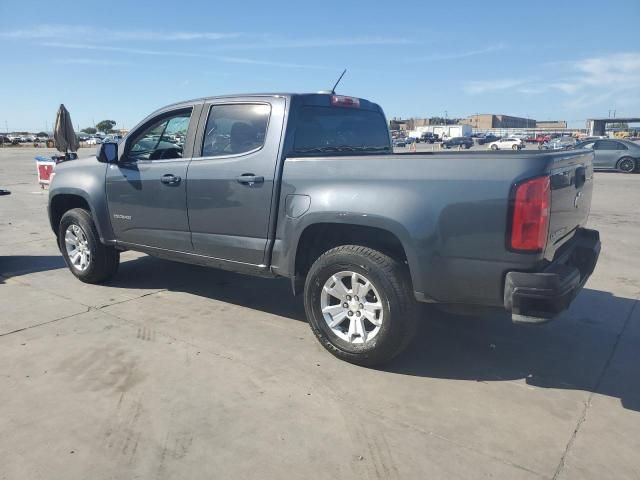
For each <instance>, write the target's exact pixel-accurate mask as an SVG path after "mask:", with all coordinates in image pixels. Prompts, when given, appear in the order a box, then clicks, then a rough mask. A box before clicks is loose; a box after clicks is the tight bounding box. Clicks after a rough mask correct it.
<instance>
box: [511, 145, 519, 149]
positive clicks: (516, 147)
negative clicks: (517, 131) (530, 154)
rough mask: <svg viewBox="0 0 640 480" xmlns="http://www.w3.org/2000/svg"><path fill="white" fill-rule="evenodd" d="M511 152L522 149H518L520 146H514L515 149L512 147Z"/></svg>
mask: <svg viewBox="0 0 640 480" xmlns="http://www.w3.org/2000/svg"><path fill="white" fill-rule="evenodd" d="M511 150H520V148H519V147H518V145H514V146H513V147H511Z"/></svg>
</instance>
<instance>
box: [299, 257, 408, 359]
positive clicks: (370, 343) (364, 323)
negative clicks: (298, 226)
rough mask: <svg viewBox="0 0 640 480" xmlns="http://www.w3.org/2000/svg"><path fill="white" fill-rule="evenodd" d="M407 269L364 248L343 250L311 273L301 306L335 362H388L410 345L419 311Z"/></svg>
mask: <svg viewBox="0 0 640 480" xmlns="http://www.w3.org/2000/svg"><path fill="white" fill-rule="evenodd" d="M412 292H413V289H412V287H411V281H410V279H409V273H408V271H407V269H406V267H405V266H404V265H403V264H402V263H400V262H398V261H396V260H394V259H392V258H391V257H389V256H387V255H385V254H383V253H381V252H378V251H377V250H373V249H371V248H367V247H361V246H357V245H343V246H340V247H336V248H334V249H332V250H329V251H328V252H326V253H324V254H323V255H322V256H320V258H318V260H316V262H315V263H314V264H313V266H312V267H311V270H310V271H309V273H308V275H307V279H306V282H305V291H304V305H305V311H306V313H307V318H308V319H309V325H310V326H311V330H312V331H313V333H314V334H315V336H316V337H317V338H318V340H319V341H320V343H321V344H322V346H323V347H324V348H326V349H327V350H328V351H329V352H331V353H332V354H333V355H335V356H336V357H338V358H340V359H342V360H346V361H347V362H350V363H354V364H357V365H363V366H368V367H371V366H375V365H380V364H383V363H385V362H388V361H389V360H391V359H392V358H394V357H395V356H396V355H398V354H399V353H400V352H401V351H402V350H404V348H405V347H406V346H407V345H408V344H409V343H410V342H411V339H412V338H413V336H414V335H415V331H416V328H417V315H416V313H417V306H416V302H415V300H414V298H413V294H412Z"/></svg>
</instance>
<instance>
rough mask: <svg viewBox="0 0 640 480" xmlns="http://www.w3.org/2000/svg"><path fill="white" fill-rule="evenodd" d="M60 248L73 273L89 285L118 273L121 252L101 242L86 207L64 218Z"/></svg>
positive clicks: (70, 211)
mask: <svg viewBox="0 0 640 480" xmlns="http://www.w3.org/2000/svg"><path fill="white" fill-rule="evenodd" d="M58 245H59V247H60V251H61V252H62V256H63V257H64V260H65V262H66V263H67V266H68V267H69V270H71V273H73V274H74V275H75V276H76V277H78V278H79V279H80V280H82V281H83V282H85V283H100V282H104V281H105V280H108V279H110V278H111V277H113V275H115V273H116V271H117V270H118V265H119V263H120V252H118V251H117V250H116V249H115V248H113V247H108V246H106V245H103V244H102V243H101V242H100V236H99V235H98V231H97V229H96V226H95V224H94V223H93V220H92V218H91V215H90V214H89V212H87V211H86V210H84V209H82V208H74V209H71V210H69V211H68V212H66V213H65V214H64V215H63V216H62V219H61V220H60V225H59V228H58Z"/></svg>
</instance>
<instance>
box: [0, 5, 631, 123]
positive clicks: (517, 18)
mask: <svg viewBox="0 0 640 480" xmlns="http://www.w3.org/2000/svg"><path fill="white" fill-rule="evenodd" d="M53 4H55V5H56V7H55V8H53V7H52V5H53ZM639 23H640V1H638V0H630V1H626V0H618V1H616V2H615V3H611V4H609V3H608V2H602V1H599V2H595V1H584V0H583V1H579V2H578V1H572V2H569V1H567V2H561V1H555V2H546V1H537V2H514V1H502V2H500V1H496V2H491V1H487V2H471V1H469V2H467V1H461V0H459V1H457V2H439V3H438V4H436V3H435V2H434V3H432V2H413V1H406V2H377V1H348V0H343V1H340V2H337V1H333V0H325V1H322V2H313V4H309V6H307V3H306V2H303V1H290V2H279V1H269V0H261V1H253V0H245V1H243V2H228V1H227V2H222V1H205V0H196V1H189V0H183V1H181V2H176V1H175V0H173V1H154V2H152V3H151V2H149V3H147V2H118V1H111V2H108V3H105V2H92V1H83V2H70V1H64V0H56V1H55V2H51V1H50V0H47V1H26V0H23V1H21V2H19V3H15V2H9V1H8V0H0V45H2V47H1V51H2V63H0V93H1V95H2V97H1V98H2V99H1V100H0V130H2V131H4V128H5V122H7V123H8V126H9V129H10V130H22V129H27V130H41V129H44V128H45V126H46V125H47V123H48V125H49V127H50V126H51V123H52V122H53V120H54V118H55V112H56V108H57V106H58V104H60V103H64V104H65V105H66V106H67V108H68V109H69V110H70V112H71V116H72V118H73V121H74V123H76V124H79V125H80V127H81V128H84V127H86V126H91V125H92V124H93V122H94V121H95V122H98V121H100V120H103V119H105V118H109V119H113V120H116V121H117V123H118V125H119V126H121V127H132V126H133V125H135V124H136V123H137V122H138V121H139V120H141V119H142V118H143V117H144V116H146V115H147V114H148V113H150V112H151V111H152V110H153V109H155V108H157V107H160V106H162V105H164V104H167V103H170V102H173V101H177V100H184V99H188V98H193V97H199V96H207V95H217V94H228V93H239V92H265V91H289V92H291V91H293V92H310V91H311V92H312V91H318V90H321V89H326V88H329V87H330V86H331V85H332V83H333V82H334V80H335V79H336V78H337V76H338V75H339V74H340V72H341V70H342V69H343V68H347V69H348V73H347V75H346V76H345V78H344V80H343V82H342V84H341V86H340V87H339V89H338V91H339V93H344V94H351V95H356V96H360V97H365V98H368V99H371V100H373V101H376V102H378V103H380V104H381V105H382V106H383V108H384V109H385V111H386V113H387V116H388V117H390V118H391V117H396V116H402V117H407V116H416V117H421V116H435V115H444V114H445V111H446V112H447V114H448V116H449V117H461V116H466V115H470V114H474V113H478V112H479V113H505V114H511V115H518V116H529V117H531V118H536V119H563V120H567V121H569V122H570V125H572V126H576V127H582V126H583V125H584V120H585V119H586V118H587V117H591V116H605V117H606V116H608V114H609V110H616V115H617V116H624V115H629V116H630V115H636V116H637V115H640V49H639V48H638V47H637V46H638V45H639V42H638V38H637V31H638V26H639V25H638V24H639Z"/></svg>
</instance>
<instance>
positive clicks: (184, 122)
mask: <svg viewBox="0 0 640 480" xmlns="http://www.w3.org/2000/svg"><path fill="white" fill-rule="evenodd" d="M199 112H200V110H199V106H193V105H192V106H187V107H184V108H178V109H175V110H169V111H164V112H162V113H160V114H158V115H157V116H154V117H153V118H151V119H150V120H149V121H146V122H145V123H144V124H143V125H141V126H140V127H139V128H137V129H136V130H134V131H133V132H131V134H130V135H128V136H127V140H126V141H125V142H123V143H121V144H120V146H119V155H120V158H119V161H118V163H114V164H110V165H109V167H108V169H107V177H106V190H107V200H108V204H109V213H110V216H111V224H112V225H113V229H114V232H115V234H116V238H117V239H118V241H120V242H124V243H128V244H133V245H140V246H147V247H153V248H159V249H163V250H177V251H185V252H189V251H191V250H192V247H191V234H190V232H189V222H188V218H187V197H186V178H187V166H188V164H189V161H190V160H191V142H192V140H191V142H190V141H189V139H193V136H194V135H195V128H196V125H197V121H198V117H197V115H198V114H199Z"/></svg>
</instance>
